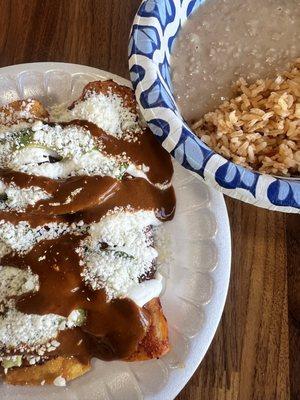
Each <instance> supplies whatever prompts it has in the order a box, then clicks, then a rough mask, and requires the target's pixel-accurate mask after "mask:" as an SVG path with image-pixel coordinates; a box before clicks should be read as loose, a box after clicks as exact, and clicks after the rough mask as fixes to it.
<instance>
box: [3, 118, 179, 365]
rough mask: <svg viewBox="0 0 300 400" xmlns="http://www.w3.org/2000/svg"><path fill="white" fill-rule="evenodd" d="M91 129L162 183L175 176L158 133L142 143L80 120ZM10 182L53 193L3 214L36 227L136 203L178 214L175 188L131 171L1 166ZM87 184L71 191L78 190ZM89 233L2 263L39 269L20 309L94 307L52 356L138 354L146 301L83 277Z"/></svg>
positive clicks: (91, 218)
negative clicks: (119, 174)
mask: <svg viewBox="0 0 300 400" xmlns="http://www.w3.org/2000/svg"><path fill="white" fill-rule="evenodd" d="M74 123H76V124H79V125H82V126H84V127H86V128H87V129H89V130H90V131H91V132H92V134H93V135H94V136H97V137H98V138H99V139H101V141H102V142H103V143H104V144H105V150H106V151H107V153H109V154H113V155H117V154H121V153H123V152H126V154H127V155H128V156H129V158H130V159H131V160H133V161H134V163H135V164H139V165H140V164H145V165H147V166H149V167H150V170H149V172H148V178H149V179H150V180H151V182H154V183H169V182H170V181H171V178H172V174H173V167H172V163H171V159H170V156H169V155H168V153H167V152H166V151H165V150H163V149H162V148H161V146H160V145H159V144H158V143H157V142H156V139H155V138H154V137H153V136H152V134H151V133H149V132H147V131H144V133H143V134H142V136H141V137H140V138H139V139H142V140H139V142H135V143H128V142H125V141H122V140H118V139H115V138H113V137H112V136H109V135H107V134H106V133H105V132H103V131H102V130H101V129H99V128H97V127H96V126H95V125H93V124H90V123H87V122H83V121H75V122H74V121H73V122H71V123H70V124H74ZM0 176H1V178H2V179H3V180H4V181H5V182H6V183H11V182H14V183H15V184H16V185H17V186H19V187H22V188H25V187H30V186H38V187H40V188H42V189H44V190H45V191H47V192H48V193H49V194H50V195H51V196H52V197H51V198H50V199H48V200H41V201H39V202H37V203H36V204H35V206H34V207H28V208H27V209H26V210H25V212H20V213H16V212H11V211H10V212H5V211H2V212H0V219H4V220H6V221H10V222H12V223H14V224H15V223H17V222H19V221H24V220H26V221H29V223H30V225H31V226H32V227H35V226H38V225H42V224H45V223H47V222H54V221H58V222H74V221H75V222H76V221H80V220H83V221H84V222H85V223H91V222H95V221H99V220H100V219H101V217H102V216H104V215H105V214H106V213H107V211H108V210H110V209H113V208H114V207H127V206H130V207H131V208H132V209H134V210H139V209H143V210H147V209H149V210H151V209H154V210H156V215H157V217H158V218H159V219H161V220H168V219H172V218H173V215H174V211H175V203H176V200H175V194H174V190H173V187H169V188H167V189H165V190H160V189H159V188H157V187H156V186H154V185H153V184H151V183H150V182H148V181H147V180H145V179H142V178H134V177H131V176H129V175H125V176H124V178H123V179H122V180H118V179H115V178H111V177H100V176H79V177H71V178H68V179H66V180H52V179H49V178H45V177H38V176H30V175H27V174H23V173H21V172H14V171H7V170H1V171H0ZM78 188H82V190H81V191H79V192H78V193H76V194H75V195H74V196H71V193H72V191H74V190H76V189H78ZM83 238H84V235H72V234H65V235H63V236H61V237H59V238H56V239H53V240H44V241H41V242H40V243H38V244H36V245H35V246H34V248H32V250H30V251H29V252H28V253H27V254H23V255H18V254H16V253H11V254H9V255H6V256H5V257H4V258H3V259H2V260H1V262H2V263H4V264H6V265H11V266H16V267H18V268H27V267H28V266H30V268H31V270H32V272H33V273H34V274H37V275H38V276H39V290H38V292H36V293H27V294H25V295H22V296H20V297H18V298H17V299H16V307H17V309H18V310H20V311H22V312H24V313H28V314H39V315H43V314H48V313H54V314H58V315H62V316H65V317H68V315H69V314H70V313H71V312H72V311H73V310H75V309H83V310H85V312H86V320H85V322H84V324H83V325H82V326H81V327H77V328H72V329H67V330H65V331H61V332H60V333H59V335H58V338H57V340H58V341H59V342H60V346H59V347H58V348H57V349H56V350H55V351H53V352H51V353H47V357H48V355H49V357H50V358H52V357H55V356H58V355H61V356H64V357H71V356H73V357H77V358H78V359H80V360H82V361H83V362H87V361H88V360H89V359H90V358H91V357H98V358H100V359H103V360H113V359H122V358H126V357H128V356H130V355H131V354H132V353H133V352H134V351H135V350H136V348H137V346H138V344H139V342H140V341H141V340H142V339H143V337H144V336H145V334H146V332H147V328H148V327H149V324H150V322H151V321H150V317H149V314H148V312H147V310H146V309H145V308H140V307H138V306H137V305H136V304H135V303H134V302H133V301H132V300H130V299H115V300H112V301H110V302H107V301H106V295H105V291H104V290H92V289H91V288H89V287H88V286H86V285H85V284H84V282H83V281H82V278H81V275H80V274H81V272H82V266H80V263H79V261H80V256H79V255H78V254H77V252H76V248H77V247H78V246H79V242H80V240H82V239H83Z"/></svg>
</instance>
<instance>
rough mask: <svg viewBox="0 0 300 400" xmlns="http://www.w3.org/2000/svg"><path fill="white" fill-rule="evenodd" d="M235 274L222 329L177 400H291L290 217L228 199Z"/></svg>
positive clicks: (232, 277)
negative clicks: (287, 226)
mask: <svg viewBox="0 0 300 400" xmlns="http://www.w3.org/2000/svg"><path fill="white" fill-rule="evenodd" d="M226 203H227V206H228V211H229V217H230V222H231V229H232V242H233V254H232V260H233V261H232V274H231V283H230V288H229V293H228V299H227V303H226V306H225V310H224V314H223V317H222V321H221V324H220V327H219V329H218V331H217V334H216V336H215V338H214V340H213V344H212V345H211V347H210V350H209V352H208V353H207V355H206V357H205V359H204V361H203V362H202V364H201V366H200V367H199V369H198V371H197V374H195V375H194V377H193V378H192V380H191V381H190V384H189V385H188V386H187V387H186V388H185V389H184V390H183V391H182V392H181V394H180V395H179V396H178V400H194V399H201V400H202V399H207V400H215V399H216V400H237V399H241V400H252V399H257V400H258V399H259V400H264V399H268V400H269V399H274V400H275V399H276V400H277V399H279V400H280V399H282V400H287V399H289V347H288V340H289V338H288V311H287V276H286V257H285V255H286V249H285V215H284V214H279V213H274V212H269V211H266V210H262V209H257V208H255V207H253V206H250V205H245V204H242V203H240V202H238V201H236V200H232V199H227V201H226Z"/></svg>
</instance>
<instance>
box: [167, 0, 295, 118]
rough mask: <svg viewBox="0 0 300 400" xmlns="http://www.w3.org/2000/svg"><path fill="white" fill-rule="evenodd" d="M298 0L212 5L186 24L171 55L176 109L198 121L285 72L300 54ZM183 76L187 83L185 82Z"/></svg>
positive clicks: (215, 1)
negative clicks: (244, 88)
mask: <svg viewBox="0 0 300 400" xmlns="http://www.w3.org/2000/svg"><path fill="white" fill-rule="evenodd" d="M299 39H300V1H299V0H287V1H282V0H264V1H260V0H244V1H241V0H207V1H206V2H205V3H204V4H203V5H201V6H200V7H199V9H198V10H197V11H196V12H195V13H194V14H193V15H192V17H191V18H190V19H189V21H188V22H187V23H186V24H185V25H184V27H183V29H182V32H181V34H180V35H179V38H178V40H177V41H176V43H175V47H174V49H173V54H172V70H173V86H174V91H175V96H176V99H177V104H178V105H179V107H180V109H181V111H182V114H183V116H184V117H185V119H186V120H187V121H191V122H193V121H194V120H197V119H199V118H200V117H201V116H202V115H203V114H205V113H207V112H208V111H212V110H214V109H215V108H216V107H217V106H218V105H220V104H221V103H222V102H223V101H224V100H226V99H227V98H230V97H232V94H233V91H232V85H233V83H234V82H236V81H237V79H238V78H239V77H244V78H245V79H247V80H249V81H250V82H252V81H255V80H256V79H258V78H262V79H264V78H266V77H273V76H274V75H276V73H277V72H279V71H285V70H286V69H287V64H288V63H289V62H290V61H292V60H293V59H295V58H296V57H298V56H299V54H300V40H299ZM182 77H184V79H182Z"/></svg>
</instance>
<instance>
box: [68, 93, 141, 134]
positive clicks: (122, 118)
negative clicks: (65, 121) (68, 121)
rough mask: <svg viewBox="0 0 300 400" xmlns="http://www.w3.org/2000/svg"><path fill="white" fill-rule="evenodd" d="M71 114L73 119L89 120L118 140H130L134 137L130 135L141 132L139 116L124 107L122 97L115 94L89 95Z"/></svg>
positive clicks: (78, 103) (77, 104)
mask: <svg viewBox="0 0 300 400" xmlns="http://www.w3.org/2000/svg"><path fill="white" fill-rule="evenodd" d="M69 113H70V115H71V116H72V118H78V119H85V120H88V121H90V122H92V123H94V124H95V125H97V126H99V128H101V129H103V130H104V131H105V132H106V133H108V134H110V135H112V136H115V137H117V138H125V139H128V140H130V139H132V138H133V137H134V136H133V135H130V133H131V134H134V133H137V132H141V127H140V125H139V122H138V117H137V115H136V114H134V113H133V112H131V111H130V110H129V109H128V108H126V107H125V106H124V104H123V99H122V98H121V97H120V96H117V95H116V94H113V93H109V94H104V93H94V92H91V93H88V94H87V96H86V98H85V99H84V100H83V101H78V102H77V103H76V104H75V107H74V108H73V109H72V110H70V111H69Z"/></svg>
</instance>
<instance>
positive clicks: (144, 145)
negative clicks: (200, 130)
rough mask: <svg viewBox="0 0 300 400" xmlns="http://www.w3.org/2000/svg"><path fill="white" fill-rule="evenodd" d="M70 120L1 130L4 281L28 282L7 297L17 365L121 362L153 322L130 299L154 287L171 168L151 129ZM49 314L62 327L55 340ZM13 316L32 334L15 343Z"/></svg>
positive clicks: (1, 351) (171, 207)
mask: <svg viewBox="0 0 300 400" xmlns="http://www.w3.org/2000/svg"><path fill="white" fill-rule="evenodd" d="M110 84H111V89H112V90H113V89H116V87H118V88H122V87H119V86H116V84H114V83H113V82H111V83H110ZM124 90H126V92H127V93H128V89H124ZM121 92H122V90H121ZM130 93H131V92H130ZM100 94H101V93H100ZM100 94H99V93H98V94H97V93H90V95H91V96H95V97H96V96H97V95H100ZM118 94H119V93H118ZM106 95H107V93H106ZM131 96H132V94H131ZM111 97H112V98H111V99H109V101H110V102H112V103H113V102H114V101H119V100H118V99H116V96H115V95H114V94H111ZM87 99H88V98H86V100H87ZM98 100H99V99H97V101H98ZM100 100H101V101H107V100H106V99H104V100H103V99H102V98H100ZM100 100H99V101H100ZM81 101H82V102H84V101H85V99H81ZM75 108H76V107H75ZM74 110H75V109H74ZM71 111H72V110H71ZM71 111H70V112H71ZM122 112H123V114H122V116H123V117H124V118H125V117H126V118H127V119H128V118H131V119H134V118H135V119H136V120H137V116H132V115H129V116H128V113H126V112H125V111H122ZM130 112H131V113H132V109H131V111H130ZM73 117H74V112H72V115H70V118H69V119H71V121H70V122H64V123H49V122H48V121H42V122H40V121H38V123H34V124H32V123H28V121H27V122H26V121H25V122H26V123H27V125H26V126H25V128H24V127H23V126H22V129H21V128H20V127H18V126H14V127H8V128H7V132H6V133H5V131H4V133H2V135H3V138H5V139H6V140H3V139H2V142H1V146H2V147H1V146H0V168H1V170H0V181H1V190H2V203H1V210H0V217H1V221H0V239H1V243H3V248H2V249H1V254H2V258H1V265H2V267H0V277H1V278H2V279H4V280H5V279H6V280H7V282H10V280H11V279H12V278H11V277H12V276H16V277H17V274H19V276H20V282H21V283H20V282H19V281H18V280H17V278H16V281H15V282H14V285H13V286H14V287H13V289H14V290H13V291H12V292H11V291H10V289H9V290H8V292H7V293H6V295H5V296H4V297H3V298H1V297H0V304H3V305H4V312H2V313H1V315H0V319H1V318H2V319H1V321H0V357H1V359H2V360H5V357H8V358H9V357H10V356H11V355H12V354H13V355H14V356H21V357H22V365H25V366H26V365H33V364H35V363H41V362H44V361H46V360H49V359H51V358H54V357H57V356H63V357H76V358H77V359H79V360H81V361H82V362H88V361H89V360H90V359H91V357H93V356H95V357H98V358H101V359H103V360H113V359H124V358H128V357H130V356H131V355H132V354H133V353H134V352H135V351H136V350H137V348H138V345H139V343H140V342H141V341H142V339H143V338H144V337H145V335H146V334H147V331H148V330H149V326H150V324H151V315H150V314H149V312H148V311H147V308H146V307H143V306H144V304H139V303H136V302H135V299H134V298H133V299H132V298H130V290H131V288H132V287H135V288H136V287H138V288H139V285H140V284H141V283H143V282H145V281H146V280H151V279H155V271H156V268H157V266H156V256H157V252H156V250H155V248H154V242H153V241H154V228H153V226H156V225H159V224H160V222H162V221H167V220H170V219H172V218H173V215H174V212H175V203H176V201H175V194H174V190H173V187H172V186H171V179H172V175H173V167H172V162H171V159H170V156H169V155H168V154H167V152H166V151H165V150H164V149H163V148H162V147H161V146H160V145H159V143H158V142H157V141H156V140H155V138H154V137H153V135H152V134H151V132H150V131H149V130H148V129H142V128H139V130H137V128H136V126H135V132H134V134H131V133H130V132H129V133H130V135H129V134H128V130H126V132H125V133H126V138H122V137H120V135H119V136H116V135H113V134H111V133H110V134H108V133H107V132H105V131H104V130H103V129H102V128H101V127H100V126H97V125H96V124H95V123H94V122H93V121H82V120H78V119H74V118H73ZM75 117H76V113H75ZM104 117H105V116H104ZM121 122H122V121H121ZM123 122H124V121H123ZM111 126H113V125H112V124H111ZM5 135H6V136H5ZM32 149H36V150H37V149H38V150H37V151H36V152H33V153H32ZM31 154H33V158H32V157H31ZM8 230H9V232H12V234H11V233H8ZM14 274H15V275H14ZM22 274H23V275H22ZM24 280H25V283H24ZM32 282H33V283H32ZM142 287H144V286H141V290H143V289H142ZM158 295H159V293H154V296H153V297H158ZM148 297H149V296H148ZM148 297H147V296H146V298H147V299H148ZM153 297H151V298H153ZM151 298H150V299H151ZM148 300H149V299H148ZM27 316H32V319H33V318H36V321H37V323H36V326H34V325H33V324H32V323H31V322H30V321H29V320H28V318H27ZM33 316H34V317H33ZM43 317H45V318H46V317H47V318H50V321H51V324H52V326H54V327H56V328H55V334H53V333H51V332H50V333H48V335H49V337H47V332H46V331H47V328H46V326H44V325H43V323H44V322H43V321H44V320H43ZM18 318H19V319H20V318H24V321H26V323H28V331H27V332H23V333H22V332H18V328H15V329H14V330H15V332H12V333H11V336H9V334H8V333H9V332H8V331H9V328H8V326H9V324H11V325H13V324H14V323H15V324H16V325H17V319H18ZM26 318H27V319H26ZM37 327H38V328H37ZM34 329H36V332H34ZM53 329H54V328H53ZM31 330H32V331H33V332H31ZM39 330H40V331H41V332H39ZM49 331H50V329H49ZM3 332H4V334H2V333H3ZM2 337H4V340H3V343H2V342H1V338H2ZM53 338H55V341H54V342H55V344H54V345H53V346H52V347H53V348H51V351H50V350H48V349H49V348H50V347H51V346H48V347H47V346H45V345H46V344H47V343H48V342H49V341H50V342H51V340H52V341H53Z"/></svg>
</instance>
